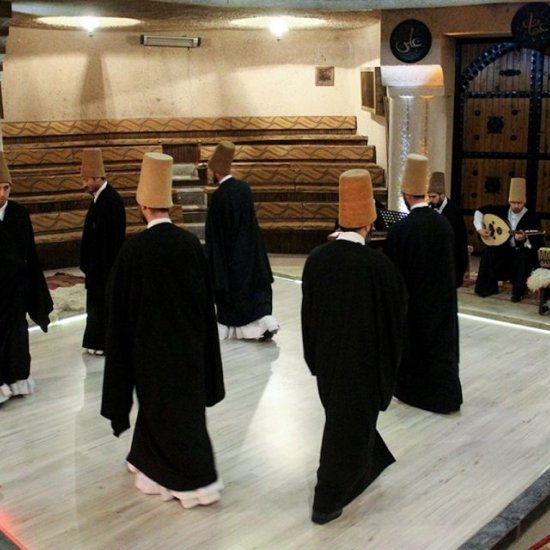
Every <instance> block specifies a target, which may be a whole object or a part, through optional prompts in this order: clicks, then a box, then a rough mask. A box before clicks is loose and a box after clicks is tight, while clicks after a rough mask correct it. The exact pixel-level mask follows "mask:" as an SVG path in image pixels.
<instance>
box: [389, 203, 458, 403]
mask: <svg viewBox="0 0 550 550" xmlns="http://www.w3.org/2000/svg"><path fill="white" fill-rule="evenodd" d="M453 242H454V235H453V229H452V227H451V225H450V224H449V222H448V220H447V219H446V218H445V217H444V216H441V215H440V214H438V213H437V212H434V211H433V210H432V209H431V208H428V207H427V206H421V207H416V208H413V209H412V210H411V212H410V214H409V215H408V216H407V217H406V218H405V219H404V220H401V221H399V222H397V223H396V224H394V225H393V226H392V227H391V228H390V230H389V232H388V239H387V242H386V251H387V254H388V255H389V257H390V258H391V259H392V260H393V262H394V263H395V264H396V265H397V267H398V268H399V271H400V272H401V274H402V275H403V278H404V279H405V284H406V285H407V291H408V294H409V300H408V312H407V330H406V338H405V348H404V352H403V359H402V361H401V365H400V367H399V375H398V380H397V388H396V391H395V396H396V397H397V398H398V399H399V400H401V401H403V402H404V403H408V404H409V405H412V406H414V407H418V408H420V409H425V410H427V411H432V412H436V413H451V412H454V411H458V410H459V409H460V405H461V404H462V388H461V384H460V379H459V367H458V363H459V340H458V315H457V296H456V287H455V267H454V255H453V247H454V245H453Z"/></svg>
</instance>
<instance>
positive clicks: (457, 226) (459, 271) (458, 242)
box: [441, 199, 468, 288]
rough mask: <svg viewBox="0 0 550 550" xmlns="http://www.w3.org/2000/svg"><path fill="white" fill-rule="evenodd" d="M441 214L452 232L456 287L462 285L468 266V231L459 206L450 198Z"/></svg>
mask: <svg viewBox="0 0 550 550" xmlns="http://www.w3.org/2000/svg"><path fill="white" fill-rule="evenodd" d="M441 214H442V215H443V216H445V217H446V218H447V219H448V220H449V223H450V224H451V227H452V228H453V232H454V260H455V283H456V287H457V288H458V287H460V286H462V283H463V282H464V274H465V273H466V269H467V268H468V232H467V231H466V224H465V223H464V216H463V215H462V212H461V210H460V208H458V206H457V205H456V204H455V203H454V202H452V201H451V200H450V199H447V204H446V205H445V208H443V210H442V212H441Z"/></svg>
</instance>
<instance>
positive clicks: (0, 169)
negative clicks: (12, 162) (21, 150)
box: [0, 151, 11, 185]
mask: <svg viewBox="0 0 550 550" xmlns="http://www.w3.org/2000/svg"><path fill="white" fill-rule="evenodd" d="M0 183H9V184H10V185H11V174H10V171H9V168H8V163H7V162H6V157H5V156H4V152H3V151H0Z"/></svg>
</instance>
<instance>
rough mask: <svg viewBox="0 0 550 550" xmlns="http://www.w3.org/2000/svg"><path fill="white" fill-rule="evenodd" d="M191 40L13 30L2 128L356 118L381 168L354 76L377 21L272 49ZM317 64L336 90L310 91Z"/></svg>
mask: <svg viewBox="0 0 550 550" xmlns="http://www.w3.org/2000/svg"><path fill="white" fill-rule="evenodd" d="M170 34H175V33H170ZM189 34H191V33H189ZM193 35H199V36H201V39H202V44H201V46H200V47H199V48H196V49H189V50H187V49H183V48H159V47H145V46H142V45H140V43H139V33H137V32H132V31H130V30H128V29H126V30H122V31H103V32H96V33H94V35H93V36H88V34H87V33H86V32H84V31H82V32H80V31H56V30H39V29H24V28H17V27H12V28H11V29H10V35H9V38H8V43H7V55H6V58H5V60H4V79H3V92H4V112H5V120H8V121H24V120H73V119H95V118H135V117H148V116H151V117H169V116H177V117H192V116H200V117H215V116H222V115H230V116H261V115H263V116H269V115H356V116H357V117H358V125H359V132H360V133H362V134H365V135H368V136H369V138H370V142H371V143H372V144H374V145H376V146H377V149H378V150H379V152H380V154H379V159H378V160H379V162H380V163H384V162H385V130H384V120H383V119H381V118H380V117H376V118H374V119H373V117H371V114H370V113H367V112H365V111H362V110H361V107H360V104H361V101H360V79H359V68H360V67H361V66H367V65H377V64H379V58H380V26H379V23H377V22H375V23H373V24H372V25H370V26H367V27H364V28H361V29H355V30H347V31H341V30H340V31H334V30H332V31H329V30H315V31H312V30H308V31H290V32H289V33H288V34H287V35H286V36H285V37H284V38H283V39H282V40H281V41H279V42H277V41H276V40H275V38H274V37H273V36H272V35H271V34H270V33H269V32H268V31H259V30H252V31H250V30H248V31H243V30H235V31H217V32H215V31H202V32H198V33H193ZM316 66H334V67H335V83H334V86H316V85H315V67H316Z"/></svg>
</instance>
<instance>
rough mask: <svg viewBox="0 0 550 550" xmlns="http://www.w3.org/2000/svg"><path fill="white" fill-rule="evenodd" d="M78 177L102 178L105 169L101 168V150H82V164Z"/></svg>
mask: <svg viewBox="0 0 550 550" xmlns="http://www.w3.org/2000/svg"><path fill="white" fill-rule="evenodd" d="M80 176H81V177H83V178H104V177H105V168H104V167H103V157H102V155H101V149H99V148H97V147H95V148H93V149H83V150H82V164H81V165H80Z"/></svg>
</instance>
